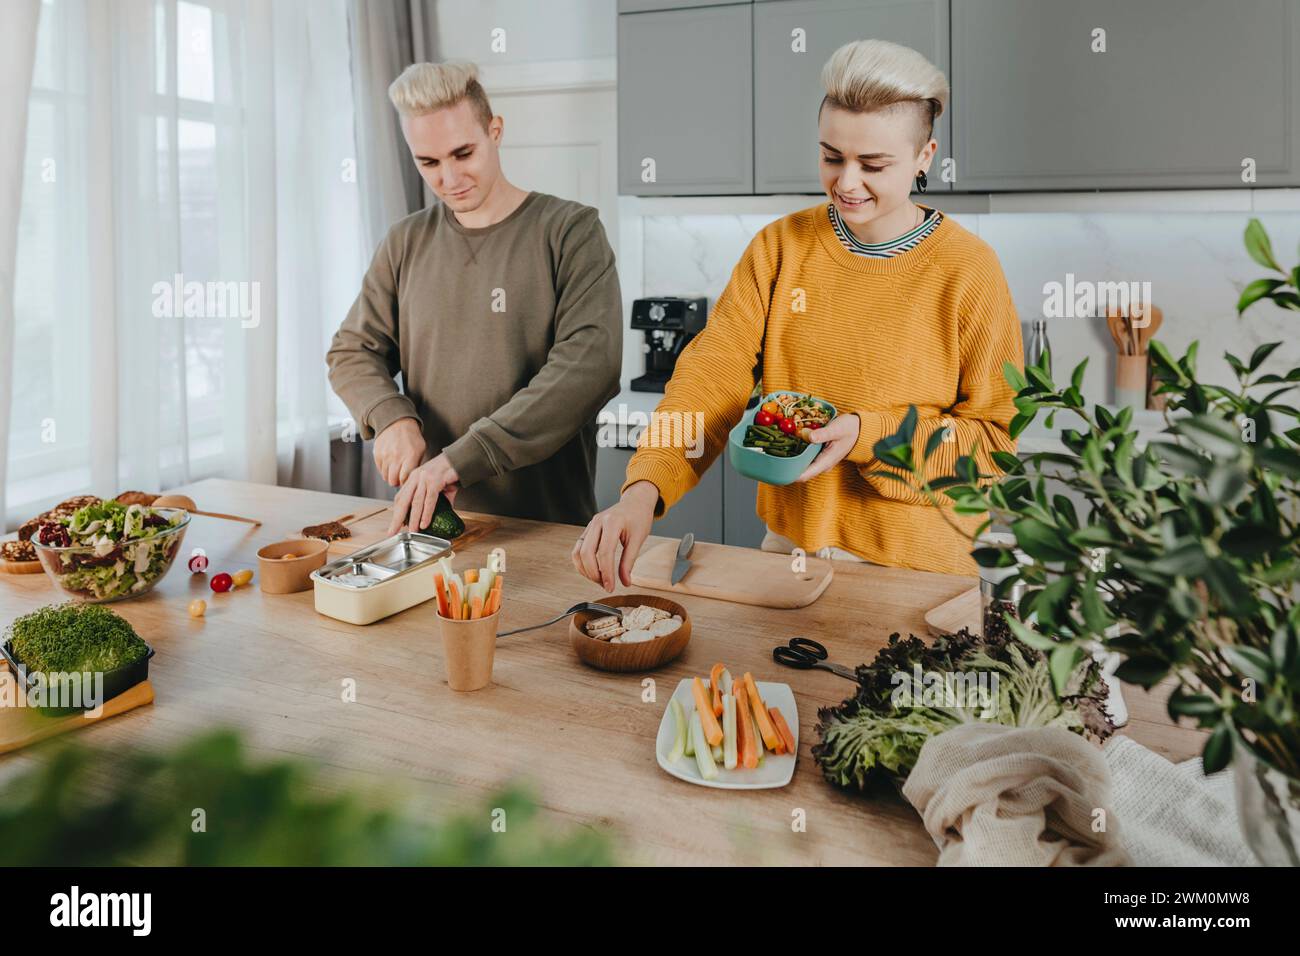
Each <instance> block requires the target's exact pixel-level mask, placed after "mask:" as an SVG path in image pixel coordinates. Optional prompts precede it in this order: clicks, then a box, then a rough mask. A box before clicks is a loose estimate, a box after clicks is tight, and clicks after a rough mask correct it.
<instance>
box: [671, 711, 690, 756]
mask: <svg viewBox="0 0 1300 956" xmlns="http://www.w3.org/2000/svg"><path fill="white" fill-rule="evenodd" d="M668 711H669V713H671V714H672V715H673V727H674V730H673V736H674V740H673V749H672V750H670V751H668V762H669V763H676V762H677V761H678V760H681V759H682V754H684V753H685V752H686V731H687V730H688V729H689V727H688V726H687V723H686V712H685V711H684V710H682V705H681V702H680V701H679V700H678V699H677V698H676V697H674V698H673V699H672V700H670V701H669V702H668Z"/></svg>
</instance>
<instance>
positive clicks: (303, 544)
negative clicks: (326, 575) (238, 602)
mask: <svg viewBox="0 0 1300 956" xmlns="http://www.w3.org/2000/svg"><path fill="white" fill-rule="evenodd" d="M329 547H330V545H329V542H328V541H321V540H320V539H319V538H291V539H289V540H288V541H277V542H276V543H275V544H268V545H267V546H266V547H264V548H261V549H260V550H259V551H258V552H257V568H258V584H259V585H260V586H261V588H262V592H263V593H264V594H293V593H294V592H295V591H306V590H309V589H310V588H311V586H312V584H311V573H312V572H313V571H315V570H316V569H317V568H319V567H324V565H325V562H326V561H327V560H328V559H329V554H328V552H329ZM286 554H292V555H293V557H292V558H287V559H286V558H285V557H284V556H285V555H286Z"/></svg>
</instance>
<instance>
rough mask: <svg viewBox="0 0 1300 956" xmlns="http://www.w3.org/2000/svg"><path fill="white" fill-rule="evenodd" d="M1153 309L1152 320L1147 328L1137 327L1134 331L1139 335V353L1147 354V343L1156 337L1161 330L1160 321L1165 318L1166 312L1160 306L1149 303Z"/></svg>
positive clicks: (1149, 306)
mask: <svg viewBox="0 0 1300 956" xmlns="http://www.w3.org/2000/svg"><path fill="white" fill-rule="evenodd" d="M1147 308H1149V309H1150V310H1151V321H1150V322H1148V323H1147V326H1146V328H1135V329H1134V331H1135V332H1136V333H1137V337H1138V354H1140V355H1146V354H1147V343H1149V342H1150V341H1151V340H1152V339H1153V338H1155V337H1156V332H1158V331H1159V330H1160V323H1162V322H1163V321H1164V320H1165V314H1164V313H1163V312H1161V311H1160V307H1159V306H1155V305H1148V306H1147Z"/></svg>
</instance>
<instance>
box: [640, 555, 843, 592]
mask: <svg viewBox="0 0 1300 956" xmlns="http://www.w3.org/2000/svg"><path fill="white" fill-rule="evenodd" d="M678 544H680V542H679V541H678V540H676V539H674V540H672V541H665V542H662V543H661V544H656V545H652V546H651V547H650V548H649V549H648V550H646V551H644V552H642V553H641V556H640V557H638V558H637V559H636V564H635V565H633V567H632V583H633V584H634V585H636V586H637V587H639V588H650V589H652V590H655V591H667V592H669V593H676V594H694V595H696V596H697V597H707V598H714V599H715V600H718V601H732V602H734V603H736V604H755V605H758V606H759V607H778V608H794V607H807V606H808V605H809V604H812V602H813V601H815V600H817V599H818V598H819V597H821V594H822V592H823V591H825V590H826V588H827V586H828V585H829V584H830V583H831V577H832V575H833V574H834V573H835V572H834V569H833V568H832V567H831V562H829V561H826V560H823V559H821V558H812V557H809V558H805V559H804V561H805V563H806V569H805V570H804V571H802V572H800V573H795V572H794V571H793V570H792V566H791V563H792V562H793V561H794V558H792V557H791V556H790V555H788V554H776V553H773V552H771V551H756V550H754V549H753V548H737V547H732V546H730V545H725V544H708V543H706V542H703V541H701V542H697V543H696V545H695V550H694V551H692V552H691V558H690V560H691V569H690V570H689V571H687V572H686V577H684V578H682V580H681V581H679V582H678V583H677V584H669V583H668V581H669V577H670V575H671V573H672V569H673V562H674V561H676V559H677V546H678Z"/></svg>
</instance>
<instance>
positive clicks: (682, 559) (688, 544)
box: [669, 531, 695, 584]
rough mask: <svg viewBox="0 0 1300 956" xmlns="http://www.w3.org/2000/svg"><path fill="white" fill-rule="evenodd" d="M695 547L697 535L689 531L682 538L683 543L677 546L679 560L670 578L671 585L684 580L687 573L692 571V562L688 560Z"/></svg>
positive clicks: (675, 563)
mask: <svg viewBox="0 0 1300 956" xmlns="http://www.w3.org/2000/svg"><path fill="white" fill-rule="evenodd" d="M694 547H695V534H694V532H691V531H688V532H686V534H685V535H684V536H683V537H682V543H681V544H679V545H678V546H677V560H676V561H674V562H673V573H672V576H671V577H670V578H669V583H670V584H676V583H677V582H678V581H680V580H681V579H682V578H684V577H686V572H687V571H689V570H690V569H691V562H690V561H689V560H688V558H690V556H691V549H692V548H694Z"/></svg>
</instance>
